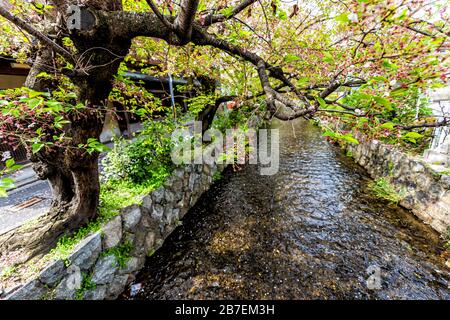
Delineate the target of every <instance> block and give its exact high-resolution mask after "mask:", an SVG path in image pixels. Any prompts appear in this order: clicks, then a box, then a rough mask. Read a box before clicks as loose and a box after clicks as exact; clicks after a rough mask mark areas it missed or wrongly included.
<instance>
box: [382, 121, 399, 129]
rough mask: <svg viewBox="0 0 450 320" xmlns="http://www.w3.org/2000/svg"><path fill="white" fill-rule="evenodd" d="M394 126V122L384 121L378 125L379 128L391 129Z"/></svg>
mask: <svg viewBox="0 0 450 320" xmlns="http://www.w3.org/2000/svg"><path fill="white" fill-rule="evenodd" d="M394 127H395V124H394V123H392V122H386V123H384V124H382V125H381V126H380V129H389V130H393V129H394Z"/></svg>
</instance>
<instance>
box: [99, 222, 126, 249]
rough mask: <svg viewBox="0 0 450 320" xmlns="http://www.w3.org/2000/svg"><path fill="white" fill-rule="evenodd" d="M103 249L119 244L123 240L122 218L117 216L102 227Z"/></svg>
mask: <svg viewBox="0 0 450 320" xmlns="http://www.w3.org/2000/svg"><path fill="white" fill-rule="evenodd" d="M102 236H103V238H102V243H103V250H107V249H110V248H113V247H115V246H117V245H118V244H119V243H120V241H121V240H122V218H121V216H117V217H115V218H113V219H112V220H111V221H109V222H108V223H107V224H106V225H105V226H104V227H103V228H102Z"/></svg>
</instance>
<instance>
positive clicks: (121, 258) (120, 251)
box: [102, 241, 133, 269]
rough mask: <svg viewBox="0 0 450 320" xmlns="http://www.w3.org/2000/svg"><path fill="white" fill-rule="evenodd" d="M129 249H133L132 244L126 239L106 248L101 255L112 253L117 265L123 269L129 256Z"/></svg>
mask: <svg viewBox="0 0 450 320" xmlns="http://www.w3.org/2000/svg"><path fill="white" fill-rule="evenodd" d="M131 250H133V244H132V243H131V242H129V241H126V242H124V243H122V244H120V245H118V246H115V247H113V248H110V249H108V250H106V251H105V252H103V253H102V256H109V255H114V256H115V258H116V262H117V264H118V266H119V267H120V268H121V269H124V268H125V267H126V266H127V263H128V261H129V260H130V258H131V255H130V253H131Z"/></svg>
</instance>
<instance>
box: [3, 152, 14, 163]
mask: <svg viewBox="0 0 450 320" xmlns="http://www.w3.org/2000/svg"><path fill="white" fill-rule="evenodd" d="M11 158H12V156H11V152H10V151H5V152H3V154H2V162H3V161H6V160H8V159H11Z"/></svg>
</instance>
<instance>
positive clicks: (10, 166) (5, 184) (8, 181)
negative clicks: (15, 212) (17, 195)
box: [0, 158, 23, 198]
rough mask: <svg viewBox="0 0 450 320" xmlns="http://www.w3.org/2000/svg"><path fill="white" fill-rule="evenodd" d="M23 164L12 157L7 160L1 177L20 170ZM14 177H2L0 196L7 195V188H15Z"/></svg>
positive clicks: (0, 174) (0, 172) (0, 173)
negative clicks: (17, 162)
mask: <svg viewBox="0 0 450 320" xmlns="http://www.w3.org/2000/svg"><path fill="white" fill-rule="evenodd" d="M22 167H23V166H22V165H18V164H16V163H15V161H14V159H12V158H10V159H7V160H6V161H5V167H4V169H1V170H0V177H1V176H5V175H8V174H11V173H13V172H14V171H17V170H20V169H21V168H22ZM14 187H15V186H14V179H12V178H10V177H4V178H0V198H4V197H7V190H9V189H12V188H14Z"/></svg>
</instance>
